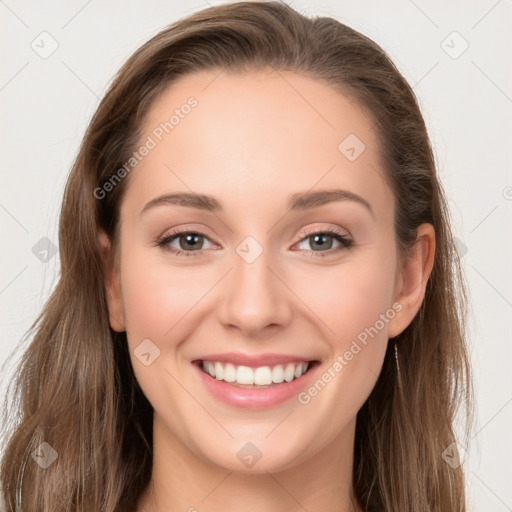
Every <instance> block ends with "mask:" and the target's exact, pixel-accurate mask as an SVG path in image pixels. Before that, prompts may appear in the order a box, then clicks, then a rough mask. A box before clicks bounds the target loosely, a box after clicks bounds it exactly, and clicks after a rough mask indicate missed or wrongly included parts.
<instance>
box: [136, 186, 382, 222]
mask: <svg viewBox="0 0 512 512" xmlns="http://www.w3.org/2000/svg"><path fill="white" fill-rule="evenodd" d="M335 201H354V202H356V203H359V204H360V205H362V206H364V207H365V208H366V209H367V210H368V211H369V212H370V213H371V215H372V217H375V213H374V211H373V208H372V206H371V204H370V203H369V202H368V201H367V200H366V199H364V198H362V197H361V196H359V195H357V194H354V193H353V192H350V191H348V190H342V189H329V190H316V191H310V192H297V193H296V194H292V195H291V196H290V197H289V199H288V209H289V210H292V211H300V210H307V209H309V208H316V207H319V206H323V205H325V204H328V203H332V202H335ZM166 204H171V205H178V206H186V207H188V208H196V209H198V210H207V211H210V212H212V213H216V212H222V210H223V208H222V204H221V202H220V201H219V200H218V199H215V198H214V197H212V196H208V195H205V194H195V193H190V192H175V193H172V194H164V195H162V196H158V197H155V198H154V199H152V200H151V201H149V202H148V203H146V204H145V205H144V208H142V211H141V212H140V214H141V215H142V214H143V213H145V212H146V211H148V210H149V209H151V208H155V207H156V206H161V205H166Z"/></svg>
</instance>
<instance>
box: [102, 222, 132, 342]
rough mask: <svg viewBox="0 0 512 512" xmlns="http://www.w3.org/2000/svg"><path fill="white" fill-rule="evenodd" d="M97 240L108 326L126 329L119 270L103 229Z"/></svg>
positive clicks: (121, 329)
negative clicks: (102, 263)
mask: <svg viewBox="0 0 512 512" xmlns="http://www.w3.org/2000/svg"><path fill="white" fill-rule="evenodd" d="M98 242H99V244H100V247H101V251H102V255H103V262H104V276H105V282H104V287H105V295H106V298H107V305H108V313H109V322H110V327H111V328H112V329H113V330H114V331H117V332H123V331H125V330H126V327H125V320H124V309H123V300H122V293H121V284H120V282H119V272H118V270H117V268H116V264H115V258H114V254H113V252H112V245H111V242H110V239H109V237H108V235H107V234H106V233H105V232H104V231H100V232H99V233H98Z"/></svg>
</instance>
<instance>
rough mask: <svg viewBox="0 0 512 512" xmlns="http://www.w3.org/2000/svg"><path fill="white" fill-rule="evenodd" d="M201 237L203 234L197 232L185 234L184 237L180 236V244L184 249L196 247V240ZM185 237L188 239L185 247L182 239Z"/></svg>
mask: <svg viewBox="0 0 512 512" xmlns="http://www.w3.org/2000/svg"><path fill="white" fill-rule="evenodd" d="M199 237H201V235H198V234H197V233H193V234H188V235H183V236H182V237H180V246H181V248H182V249H190V248H192V249H194V248H195V247H194V245H193V244H194V242H197V240H198V238H199ZM183 238H185V240H186V242H185V243H186V246H185V247H184V246H183V244H181V241H182V240H183Z"/></svg>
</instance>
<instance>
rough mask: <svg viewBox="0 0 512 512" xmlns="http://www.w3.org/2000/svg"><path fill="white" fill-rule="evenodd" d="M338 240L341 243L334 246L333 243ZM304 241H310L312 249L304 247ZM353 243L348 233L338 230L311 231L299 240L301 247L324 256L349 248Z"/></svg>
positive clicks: (316, 254)
mask: <svg viewBox="0 0 512 512" xmlns="http://www.w3.org/2000/svg"><path fill="white" fill-rule="evenodd" d="M336 242H337V243H338V244H339V245H338V246H335V247H334V248H333V244H334V243H336ZM304 243H306V244H307V243H309V244H310V247H312V249H307V248H304V247H303V246H302V244H304ZM352 244H353V242H352V240H350V238H348V236H347V235H345V234H343V233H341V232H339V231H336V230H324V231H317V232H315V233H310V234H309V235H308V236H307V237H305V238H303V239H302V240H301V241H300V242H299V246H300V247H299V248H300V249H306V250H309V251H310V252H311V253H313V254H314V256H320V257H323V256H326V255H330V254H333V253H334V252H338V251H340V250H343V249H348V248H350V247H351V246H352ZM316 249H319V250H316Z"/></svg>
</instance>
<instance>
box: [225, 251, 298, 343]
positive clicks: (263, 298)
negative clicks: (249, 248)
mask: <svg viewBox="0 0 512 512" xmlns="http://www.w3.org/2000/svg"><path fill="white" fill-rule="evenodd" d="M292 298H293V294H292V293H291V292H290V290H289V288H288V287H287V285H286V276H284V275H281V273H280V272H279V270H278V269H277V266H276V265H275V264H272V262H271V261H270V258H269V257H268V251H263V253H262V254H261V255H260V256H259V257H258V258H257V259H256V260H255V261H252V262H247V261H246V260H244V259H243V258H242V257H240V256H239V255H238V254H235V255H234V258H233V269H232V270H231V272H230V273H229V275H228V276H226V279H225V280H224V286H223V288H222V290H221V292H220V295H219V301H220V302H219V307H218V308H217V311H218V319H219V321H220V322H221V324H222V325H224V327H225V328H228V329H238V330H239V331H240V332H241V333H243V334H244V335H245V336H247V337H249V336H256V335H258V334H259V333H261V332H262V331H265V330H268V329H271V328H272V329H278V328H281V329H282V328H283V327H285V326H287V325H288V324H289V323H290V321H291V317H292V310H293V309H292V304H291V302H290V301H291V300H292Z"/></svg>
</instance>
